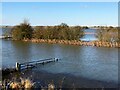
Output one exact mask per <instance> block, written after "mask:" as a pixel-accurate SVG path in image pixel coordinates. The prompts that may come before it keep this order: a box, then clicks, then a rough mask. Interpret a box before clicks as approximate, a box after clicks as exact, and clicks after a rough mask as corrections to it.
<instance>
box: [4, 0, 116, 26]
mask: <svg viewBox="0 0 120 90" xmlns="http://www.w3.org/2000/svg"><path fill="white" fill-rule="evenodd" d="M25 18H26V19H28V20H29V22H30V23H31V25H58V24H60V23H62V22H64V23H67V24H68V25H87V26H92V25H112V26H117V25H118V3H117V2H3V3H2V24H3V25H16V24H19V23H21V22H22V21H23V20H24V19H25Z"/></svg>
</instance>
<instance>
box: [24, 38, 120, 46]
mask: <svg viewBox="0 0 120 90" xmlns="http://www.w3.org/2000/svg"><path fill="white" fill-rule="evenodd" d="M22 41H25V42H28V41H29V42H34V43H51V44H68V45H79V46H93V47H94V46H95V47H109V48H112V47H114V48H120V43H118V42H113V43H112V42H103V41H78V40H56V39H53V40H51V39H31V40H29V39H25V40H22Z"/></svg>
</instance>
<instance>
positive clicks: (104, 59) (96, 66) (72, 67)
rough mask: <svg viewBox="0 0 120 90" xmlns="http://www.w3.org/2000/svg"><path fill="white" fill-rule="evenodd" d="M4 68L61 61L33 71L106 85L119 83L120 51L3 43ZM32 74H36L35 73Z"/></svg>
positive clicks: (17, 42) (44, 44) (19, 42)
mask: <svg viewBox="0 0 120 90" xmlns="http://www.w3.org/2000/svg"><path fill="white" fill-rule="evenodd" d="M0 43H2V48H1V49H2V66H3V67H15V63H16V62H19V63H23V62H27V61H33V60H39V59H45V58H51V57H56V58H61V60H60V61H59V62H55V63H49V64H46V65H44V66H38V67H37V68H35V69H34V70H37V71H46V72H49V73H52V74H71V75H73V76H75V77H83V78H88V79H91V80H99V81H104V82H113V83H117V82H118V48H104V47H86V46H74V45H63V44H47V43H31V42H22V41H11V40H0ZM34 70H33V71H34Z"/></svg>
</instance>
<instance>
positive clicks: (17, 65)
mask: <svg viewBox="0 0 120 90" xmlns="http://www.w3.org/2000/svg"><path fill="white" fill-rule="evenodd" d="M16 70H17V71H20V70H21V65H20V64H19V63H18V62H16Z"/></svg>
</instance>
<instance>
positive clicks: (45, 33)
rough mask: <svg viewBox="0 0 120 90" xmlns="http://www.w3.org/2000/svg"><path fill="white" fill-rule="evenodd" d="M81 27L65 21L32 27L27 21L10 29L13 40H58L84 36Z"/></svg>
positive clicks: (76, 38) (75, 38) (77, 38)
mask: <svg viewBox="0 0 120 90" xmlns="http://www.w3.org/2000/svg"><path fill="white" fill-rule="evenodd" d="M83 28H87V27H80V26H73V27H70V26H68V25H67V24H65V23H61V24H60V25H57V26H36V27H34V28H33V27H32V26H30V24H29V23H28V22H27V21H24V22H23V23H21V24H20V25H17V26H14V27H13V29H12V38H13V39H14V40H23V39H31V38H35V39H59V40H79V39H80V38H81V37H83V36H84V32H83Z"/></svg>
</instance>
